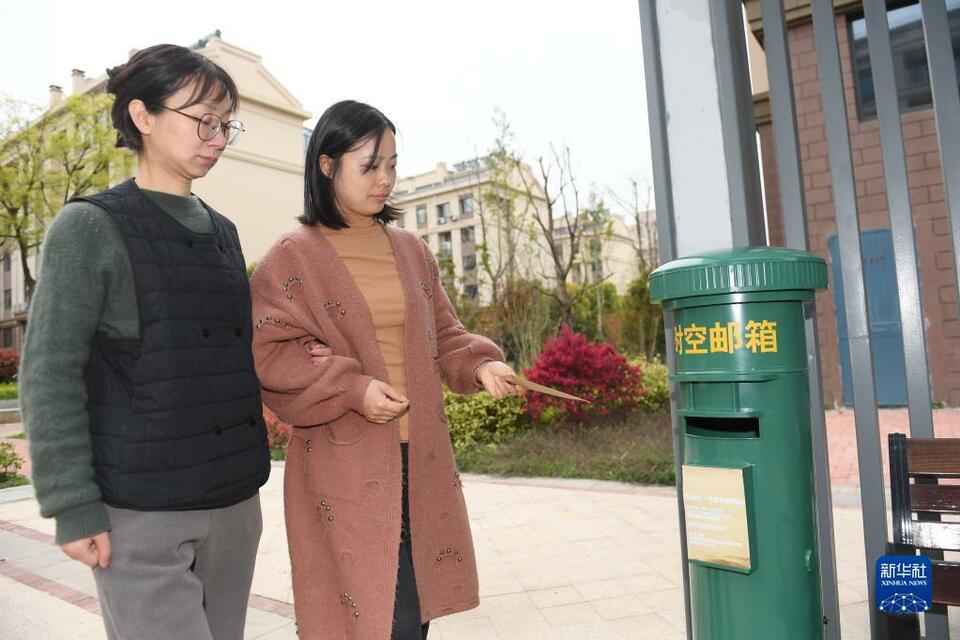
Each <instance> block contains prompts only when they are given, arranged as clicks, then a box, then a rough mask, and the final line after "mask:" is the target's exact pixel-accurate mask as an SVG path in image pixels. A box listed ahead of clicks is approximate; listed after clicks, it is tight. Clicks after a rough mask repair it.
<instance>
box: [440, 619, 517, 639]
mask: <svg viewBox="0 0 960 640" xmlns="http://www.w3.org/2000/svg"><path fill="white" fill-rule="evenodd" d="M428 638H429V640H465V639H466V638H469V639H470V640H501V636H500V634H499V633H498V632H497V628H496V627H494V626H493V623H492V622H491V621H490V619H489V618H485V617H484V618H463V617H461V616H460V615H455V616H447V617H445V618H440V619H438V620H434V621H433V622H431V623H430V634H429V636H428Z"/></svg>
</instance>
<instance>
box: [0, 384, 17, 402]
mask: <svg viewBox="0 0 960 640" xmlns="http://www.w3.org/2000/svg"><path fill="white" fill-rule="evenodd" d="M19 397H20V388H19V385H17V383H16V382H0V400H16V399H17V398H19Z"/></svg>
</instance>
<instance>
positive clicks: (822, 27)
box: [811, 0, 887, 640]
mask: <svg viewBox="0 0 960 640" xmlns="http://www.w3.org/2000/svg"><path fill="white" fill-rule="evenodd" d="M811 5H812V7H813V28H814V38H815V40H816V44H817V67H818V70H819V73H820V83H821V90H822V95H821V98H820V100H821V104H822V108H823V112H824V117H825V122H826V130H827V144H828V148H829V158H830V172H831V177H832V182H833V202H834V207H835V209H836V216H837V235H838V236H839V239H840V242H839V244H840V261H841V265H842V277H843V287H844V293H845V295H844V301H843V302H844V309H845V311H846V316H847V327H848V330H849V334H850V339H849V345H850V362H851V364H852V368H853V402H854V419H855V421H856V429H857V458H858V461H859V464H860V503H861V509H862V512H863V534H864V551H865V563H866V573H867V590H868V593H869V599H868V608H869V610H870V631H871V638H874V640H886V639H887V629H886V625H885V624H884V622H883V617H882V614H881V612H880V610H879V609H878V608H877V607H875V606H873V602H874V600H875V597H876V586H877V585H876V575H875V571H874V562H875V561H876V559H877V558H878V557H880V556H882V555H883V554H884V552H885V550H886V544H887V518H886V511H887V508H886V499H885V497H884V493H883V471H882V468H881V465H882V463H881V457H880V428H879V427H880V425H879V420H878V416H877V398H876V388H875V386H874V380H873V357H872V354H871V353H870V328H869V327H870V324H869V320H868V316H867V299H866V290H865V287H864V282H863V260H862V253H861V247H860V221H859V220H858V218H857V200H856V187H855V182H854V176H853V161H852V159H851V156H850V132H849V129H848V127H847V105H846V100H845V98H844V91H843V77H842V70H841V67H840V52H839V48H838V45H837V25H836V20H835V18H834V13H833V2H832V0H812V2H811Z"/></svg>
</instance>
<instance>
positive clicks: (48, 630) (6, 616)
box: [0, 576, 106, 640]
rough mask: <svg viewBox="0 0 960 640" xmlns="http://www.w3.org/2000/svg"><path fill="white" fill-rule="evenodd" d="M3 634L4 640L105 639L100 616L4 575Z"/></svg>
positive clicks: (0, 602) (0, 583) (0, 620)
mask: <svg viewBox="0 0 960 640" xmlns="http://www.w3.org/2000/svg"><path fill="white" fill-rule="evenodd" d="M0 593H2V594H3V597H2V598H0V625H2V626H0V637H3V638H4V640H65V638H69V639H70V640H103V639H104V638H105V637H106V634H105V633H104V631H103V623H102V621H101V619H100V616H98V615H96V614H93V613H90V612H88V611H85V610H83V609H81V608H80V607H76V606H74V605H72V604H69V603H67V602H64V601H63V600H60V599H59V598H55V597H54V596H52V595H49V594H47V593H45V592H43V591H38V590H36V589H33V588H31V587H28V586H26V585H24V584H21V583H19V582H16V581H15V580H11V579H9V578H7V577H6V576H0Z"/></svg>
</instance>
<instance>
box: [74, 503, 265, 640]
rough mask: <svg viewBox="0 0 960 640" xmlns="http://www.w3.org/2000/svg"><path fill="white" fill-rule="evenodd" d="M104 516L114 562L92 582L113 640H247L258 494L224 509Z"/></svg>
mask: <svg viewBox="0 0 960 640" xmlns="http://www.w3.org/2000/svg"><path fill="white" fill-rule="evenodd" d="M107 511H108V513H109V515H110V525H111V527H112V529H111V531H110V543H111V547H112V550H113V556H112V559H111V561H110V566H109V567H107V568H106V569H100V568H99V567H97V568H95V569H94V570H93V575H94V578H95V579H96V582H97V592H98V593H99V595H100V609H101V611H102V612H103V622H104V625H105V626H106V628H107V637H108V638H110V640H173V639H176V640H242V638H243V627H244V623H245V621H246V615H247V599H248V598H249V596H250V584H251V583H252V582H253V567H254V563H255V561H256V557H257V545H258V544H259V542H260V533H261V531H262V529H263V519H262V516H261V513H260V496H259V495H256V496H254V497H252V498H250V499H248V500H245V501H244V502H241V503H239V504H236V505H233V506H232V507H227V508H225V509H208V510H202V511H131V510H129V509H116V508H113V507H107Z"/></svg>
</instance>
